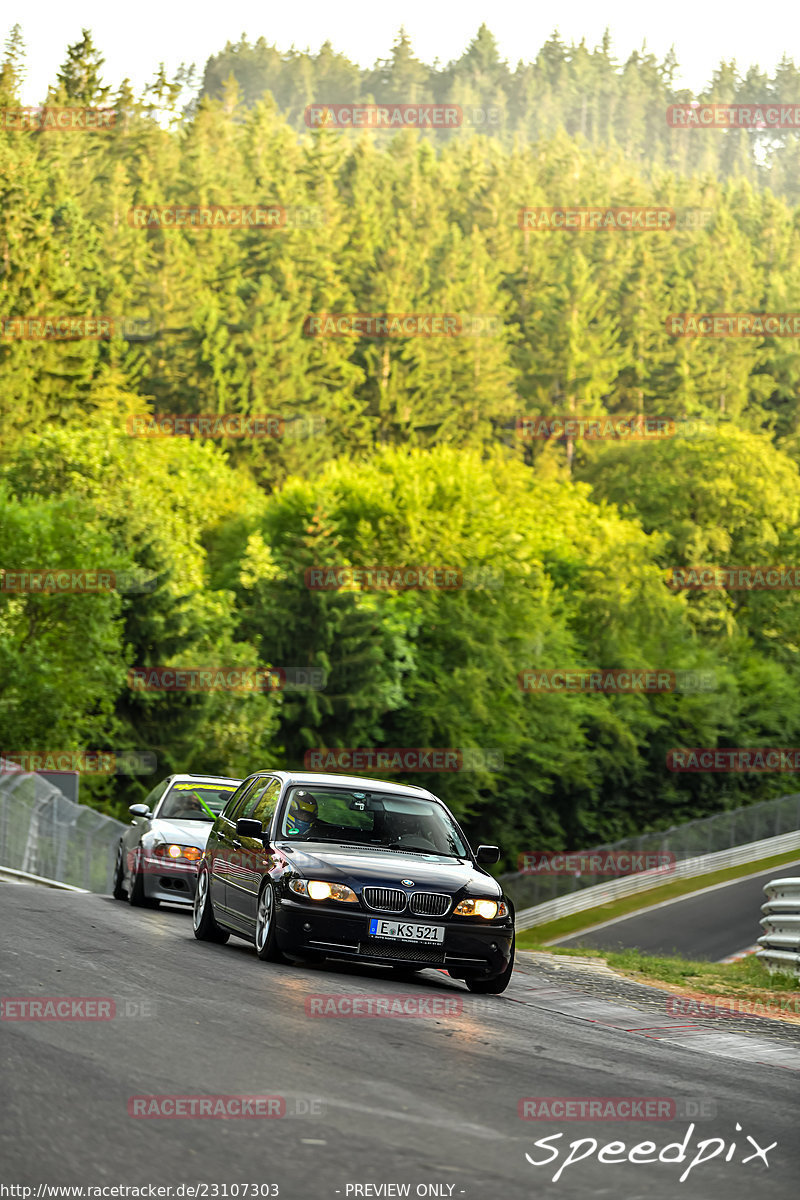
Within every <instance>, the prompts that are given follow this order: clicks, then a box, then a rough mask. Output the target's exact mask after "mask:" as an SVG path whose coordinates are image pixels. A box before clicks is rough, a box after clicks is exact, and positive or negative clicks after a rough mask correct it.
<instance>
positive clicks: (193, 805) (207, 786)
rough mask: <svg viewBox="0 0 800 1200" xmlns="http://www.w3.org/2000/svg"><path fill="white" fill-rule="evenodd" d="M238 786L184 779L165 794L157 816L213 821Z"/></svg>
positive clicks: (182, 819)
mask: <svg viewBox="0 0 800 1200" xmlns="http://www.w3.org/2000/svg"><path fill="white" fill-rule="evenodd" d="M236 788H237V784H235V783H211V782H209V781H207V780H200V779H198V780H194V779H193V780H191V781H189V780H186V779H182V780H180V781H178V782H177V783H173V785H172V787H171V788H170V790H169V791H168V792H167V794H166V795H165V796H164V798H163V800H162V801H161V806H160V808H159V810H158V813H157V816H158V817H159V818H160V819H166V820H178V821H213V820H214V816H215V815H216V814H218V813H220V812H222V807H223V805H224V804H225V802H226V801H227V799H228V797H229V796H230V795H232V793H234V792H235V791H236Z"/></svg>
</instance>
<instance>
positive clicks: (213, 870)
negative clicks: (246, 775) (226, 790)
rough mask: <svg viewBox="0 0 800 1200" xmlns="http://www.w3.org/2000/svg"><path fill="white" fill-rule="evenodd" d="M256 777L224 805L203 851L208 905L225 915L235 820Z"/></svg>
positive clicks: (234, 845) (245, 783) (248, 780)
mask: <svg viewBox="0 0 800 1200" xmlns="http://www.w3.org/2000/svg"><path fill="white" fill-rule="evenodd" d="M259 778H260V776H258V775H256V776H254V777H253V778H251V779H245V781H244V783H242V784H241V786H240V787H238V788H237V789H236V791H235V792H234V793H233V795H232V796H231V798H230V800H229V801H228V803H227V804H226V805H225V807H224V808H223V810H222V812H221V813H220V815H219V816H218V817H217V819H216V821H215V822H214V825H213V827H212V830H211V833H210V834H209V838H208V843H207V847H206V849H207V851H208V854H209V856H210V859H211V861H210V864H209V875H210V879H209V884H210V889H211V890H210V895H211V903H212V904H213V906H214V908H217V909H219V910H220V911H222V912H224V913H226V915H227V912H228V877H229V873H230V866H231V858H232V855H233V853H234V851H235V850H236V849H238V844H237V843H238V839H237V838H236V817H237V816H238V814H239V812H240V811H241V808H242V805H243V804H244V803H245V802H246V800H247V797H248V796H249V795H250V794H251V793H252V792H253V791H254V789H255V787H256V785H257V784H258V780H259Z"/></svg>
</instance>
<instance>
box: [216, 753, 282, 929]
mask: <svg viewBox="0 0 800 1200" xmlns="http://www.w3.org/2000/svg"><path fill="white" fill-rule="evenodd" d="M280 794H281V781H280V779H276V778H275V777H274V776H273V775H262V776H261V777H260V778H259V780H258V783H257V785H256V787H255V788H254V789H253V791H251V792H250V793H249V794H248V796H247V799H246V800H245V802H244V804H243V806H242V807H241V809H240V810H239V811H238V812H237V814H236V819H237V820H238V819H239V818H240V817H248V818H249V819H250V820H251V821H260V822H261V826H262V828H263V829H264V830H267V829H269V825H270V822H271V820H272V814H273V813H274V812H275V808H276V807H277V804H278V797H279V796H280ZM235 837H236V841H237V842H238V846H237V849H236V851H235V852H234V855H233V858H232V860H231V865H230V872H229V875H228V908H229V912H230V916H231V918H232V919H233V920H235V921H236V924H237V925H239V926H241V928H242V929H246V930H247V931H248V932H252V929H253V927H254V924H255V919H256V902H257V900H258V893H259V890H260V887H261V880H262V879H263V878H264V873H265V872H266V871H267V869H268V867H269V858H268V856H267V853H266V851H265V849H264V843H263V842H262V841H261V839H260V838H250V837H240V836H239V835H235Z"/></svg>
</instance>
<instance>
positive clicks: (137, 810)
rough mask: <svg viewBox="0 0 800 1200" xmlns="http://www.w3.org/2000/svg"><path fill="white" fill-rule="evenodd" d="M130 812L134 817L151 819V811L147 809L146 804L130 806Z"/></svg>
mask: <svg viewBox="0 0 800 1200" xmlns="http://www.w3.org/2000/svg"><path fill="white" fill-rule="evenodd" d="M128 812H129V813H130V814H131V816H133V817H149V816H150V809H149V808H148V807H147V805H146V804H130V805H129V806H128Z"/></svg>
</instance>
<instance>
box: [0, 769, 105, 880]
mask: <svg viewBox="0 0 800 1200" xmlns="http://www.w3.org/2000/svg"><path fill="white" fill-rule="evenodd" d="M125 828H126V827H125V825H124V824H123V823H122V822H121V821H116V820H114V818H113V817H107V816H105V814H104V813H99V812H96V811H95V810H94V809H93V808H87V806H86V805H85V804H75V803H74V802H73V801H72V800H68V799H67V797H66V796H65V795H64V794H63V792H61V791H59V789H58V788H57V787H54V785H53V784H52V783H50V781H49V780H47V779H45V778H43V777H42V776H41V775H36V774H33V773H31V772H29V771H20V770H19V768H18V767H16V766H15V764H13V763H10V762H7V761H6V760H4V759H2V758H0V866H1V867H9V868H11V869H12V870H16V871H23V872H25V873H26V874H30V875H39V876H42V877H44V878H46V879H54V880H57V881H58V882H59V883H69V884H71V885H72V886H73V887H80V888H86V890H87V891H90V892H110V891H111V876H112V873H113V869H114V855H115V851H116V847H117V845H118V843H119V839H120V835H121V834H122V832H123V830H124V829H125Z"/></svg>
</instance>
